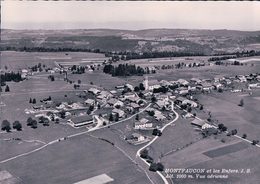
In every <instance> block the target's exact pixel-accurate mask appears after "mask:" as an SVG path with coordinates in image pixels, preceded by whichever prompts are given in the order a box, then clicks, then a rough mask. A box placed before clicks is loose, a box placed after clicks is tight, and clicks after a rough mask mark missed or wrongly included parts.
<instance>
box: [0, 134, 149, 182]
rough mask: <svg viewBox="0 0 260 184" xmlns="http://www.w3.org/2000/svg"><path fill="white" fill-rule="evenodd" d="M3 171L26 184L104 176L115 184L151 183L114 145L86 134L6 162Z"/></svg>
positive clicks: (71, 180) (2, 166)
mask: <svg viewBox="0 0 260 184" xmlns="http://www.w3.org/2000/svg"><path fill="white" fill-rule="evenodd" d="M17 165H19V167H17ZM1 169H4V170H7V171H8V172H10V173H12V175H14V176H15V177H19V178H20V180H21V183H24V184H28V183H37V184H41V183H42V184H45V183H56V184H58V183H61V184H66V183H68V184H71V183H74V182H78V181H81V180H84V179H87V178H90V177H94V176H96V175H100V174H103V173H106V174H107V175H108V176H109V177H111V178H113V179H114V182H113V183H115V184H122V183H125V184H130V183H138V184H146V183H149V181H148V180H147V179H146V176H145V174H144V173H143V172H142V171H140V170H138V168H137V167H136V166H135V165H134V164H133V163H131V162H130V161H129V160H128V159H127V158H126V157H125V156H124V155H123V154H122V153H121V152H119V151H117V150H116V149H114V147H113V146H112V145H111V144H108V143H106V142H104V141H100V140H97V139H93V138H91V137H89V136H87V135H83V136H80V137H75V138H71V139H69V140H66V141H63V142H60V143H57V144H55V145H52V146H49V147H48V148H46V149H44V150H41V151H39V152H36V153H33V154H31V155H29V156H26V157H21V158H18V159H16V160H13V161H10V162H7V163H4V164H2V165H1Z"/></svg>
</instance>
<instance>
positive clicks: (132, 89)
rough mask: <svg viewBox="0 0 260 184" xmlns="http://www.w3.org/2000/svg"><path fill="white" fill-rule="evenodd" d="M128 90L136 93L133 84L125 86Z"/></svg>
mask: <svg viewBox="0 0 260 184" xmlns="http://www.w3.org/2000/svg"><path fill="white" fill-rule="evenodd" d="M124 87H125V88H126V89H129V90H131V91H134V86H133V85H131V84H125V86H124Z"/></svg>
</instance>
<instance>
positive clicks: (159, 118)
mask: <svg viewBox="0 0 260 184" xmlns="http://www.w3.org/2000/svg"><path fill="white" fill-rule="evenodd" d="M154 118H155V119H156V120H157V121H163V120H165V119H166V117H165V116H164V115H163V114H162V113H161V112H160V111H157V110H156V111H154Z"/></svg>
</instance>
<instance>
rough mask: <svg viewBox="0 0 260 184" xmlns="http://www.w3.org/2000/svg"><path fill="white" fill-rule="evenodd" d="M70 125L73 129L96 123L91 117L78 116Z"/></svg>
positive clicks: (70, 121)
mask: <svg viewBox="0 0 260 184" xmlns="http://www.w3.org/2000/svg"><path fill="white" fill-rule="evenodd" d="M68 123H69V124H70V125H72V126H73V127H81V126H84V125H90V124H92V123H94V120H93V117H92V116H89V115H83V116H77V117H73V118H71V119H69V120H68Z"/></svg>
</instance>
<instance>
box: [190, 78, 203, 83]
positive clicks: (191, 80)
mask: <svg viewBox="0 0 260 184" xmlns="http://www.w3.org/2000/svg"><path fill="white" fill-rule="evenodd" d="M190 82H191V83H193V84H200V83H201V82H202V81H201V80H200V79H198V78H191V79H190Z"/></svg>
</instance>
